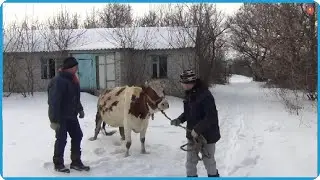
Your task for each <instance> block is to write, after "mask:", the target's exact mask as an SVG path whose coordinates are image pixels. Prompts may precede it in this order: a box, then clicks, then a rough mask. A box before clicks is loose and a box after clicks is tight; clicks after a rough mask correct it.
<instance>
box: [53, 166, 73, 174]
mask: <svg viewBox="0 0 320 180" xmlns="http://www.w3.org/2000/svg"><path fill="white" fill-rule="evenodd" d="M54 170H55V171H57V172H62V173H70V169H68V168H66V167H65V166H64V165H63V164H61V165H54Z"/></svg>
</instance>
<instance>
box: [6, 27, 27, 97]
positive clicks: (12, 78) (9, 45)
mask: <svg viewBox="0 0 320 180" xmlns="http://www.w3.org/2000/svg"><path fill="white" fill-rule="evenodd" d="M3 34H4V49H3V53H4V58H3V60H4V62H3V66H4V67H3V70H4V72H3V74H4V78H3V84H4V89H5V90H6V91H8V94H6V95H5V96H10V95H11V93H13V92H19V91H20V90H19V88H18V87H19V86H21V84H20V82H19V80H18V78H19V77H18V73H19V70H20V68H19V63H18V55H17V53H15V52H16V51H19V50H20V49H21V46H22V43H20V41H21V39H22V30H21V28H20V27H19V25H18V24H17V22H13V23H11V24H10V25H9V26H7V27H6V28H5V29H4V32H3ZM24 94H25V92H24Z"/></svg>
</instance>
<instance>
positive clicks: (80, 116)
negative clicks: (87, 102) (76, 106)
mask: <svg viewBox="0 0 320 180" xmlns="http://www.w3.org/2000/svg"><path fill="white" fill-rule="evenodd" d="M79 118H81V119H82V118H84V112H83V111H80V112H79Z"/></svg>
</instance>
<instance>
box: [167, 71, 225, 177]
mask: <svg viewBox="0 0 320 180" xmlns="http://www.w3.org/2000/svg"><path fill="white" fill-rule="evenodd" d="M180 82H181V85H182V86H183V88H184V90H185V99H184V101H183V105H184V112H183V113H182V114H181V115H180V116H179V117H178V118H177V119H174V120H172V121H171V125H175V126H177V125H179V124H181V123H184V122H187V129H189V131H187V133H186V137H187V139H188V145H187V149H188V150H190V149H194V148H193V146H194V141H193V139H197V138H198V137H199V135H202V136H203V137H204V138H205V139H206V141H207V143H206V144H204V147H203V149H202V150H201V153H202V156H203V163H204V165H205V168H206V170H207V173H208V177H219V173H218V170H217V168H216V161H215V157H214V154H215V143H216V142H218V141H219V140H220V138H221V136H220V129H219V120H218V112H217V109H216V105H215V100H214V97H213V95H212V94H211V92H210V91H209V88H208V86H206V85H205V84H204V83H203V82H202V81H201V80H199V79H198V78H197V77H196V75H195V73H194V72H193V71H192V70H185V71H183V73H182V74H181V75H180ZM198 153H199V152H198V151H194V150H193V151H187V162H186V171H187V177H198V174H197V164H198V161H199V159H198ZM206 155H208V156H209V157H207V156H206Z"/></svg>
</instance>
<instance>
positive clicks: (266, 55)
mask: <svg viewBox="0 0 320 180" xmlns="http://www.w3.org/2000/svg"><path fill="white" fill-rule="evenodd" d="M315 17H316V14H313V15H312V16H307V15H306V13H305V10H304V9H303V8H301V6H300V4H295V3H291V4H288V3H286V4H245V5H244V6H243V7H242V8H241V9H240V11H239V12H238V13H237V14H236V16H235V17H233V18H232V19H231V21H230V22H231V23H230V26H231V30H232V33H233V36H232V42H231V43H232V45H233V48H234V49H235V50H237V51H238V52H239V53H241V54H242V55H243V56H244V57H247V58H250V59H251V68H252V70H253V74H254V76H256V78H255V79H256V80H263V81H264V80H266V79H268V83H269V84H272V85H275V87H278V88H274V90H275V93H276V94H277V95H278V96H279V97H281V99H282V102H284V103H285V104H286V106H287V107H288V108H289V109H294V110H295V111H298V110H299V109H301V106H302V105H301V104H302V102H301V97H302V96H301V92H304V93H306V94H307V96H308V97H309V99H310V100H313V99H316V98H315V97H316V96H315V93H316V79H317V78H316V77H317V70H316V64H317V61H316V50H315V49H316V48H315V47H316V43H315V42H316V32H315V21H316V19H315ZM298 100H299V101H298Z"/></svg>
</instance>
